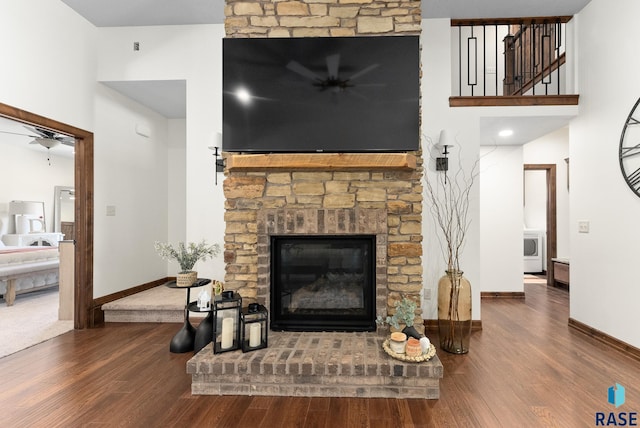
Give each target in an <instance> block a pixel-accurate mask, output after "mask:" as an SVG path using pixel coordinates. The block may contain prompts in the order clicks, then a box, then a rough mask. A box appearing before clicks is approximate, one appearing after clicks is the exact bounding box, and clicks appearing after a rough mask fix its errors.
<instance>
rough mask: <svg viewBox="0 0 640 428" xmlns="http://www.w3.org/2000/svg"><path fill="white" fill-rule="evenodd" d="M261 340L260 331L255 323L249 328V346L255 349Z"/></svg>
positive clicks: (258, 325)
mask: <svg viewBox="0 0 640 428" xmlns="http://www.w3.org/2000/svg"><path fill="white" fill-rule="evenodd" d="M261 339H262V331H261V330H260V324H259V323H257V322H255V323H253V324H251V326H249V346H251V347H252V348H255V347H256V346H260V341H261Z"/></svg>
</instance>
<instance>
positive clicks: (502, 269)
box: [480, 146, 524, 292]
mask: <svg viewBox="0 0 640 428" xmlns="http://www.w3.org/2000/svg"><path fill="white" fill-rule="evenodd" d="M480 156H481V157H480V225H481V227H480V241H481V244H480V248H481V251H480V269H481V270H480V274H481V276H482V284H483V288H482V291H497V292H522V291H523V290H524V282H523V280H522V272H523V270H524V259H523V257H522V217H523V207H522V146H496V147H489V146H483V147H481V148H480Z"/></svg>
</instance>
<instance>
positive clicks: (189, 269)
mask: <svg viewBox="0 0 640 428" xmlns="http://www.w3.org/2000/svg"><path fill="white" fill-rule="evenodd" d="M153 246H154V248H155V250H156V252H157V253H158V255H159V256H160V257H162V258H163V259H164V260H175V261H177V262H178V264H179V265H180V272H178V274H177V275H176V285H177V286H178V287H189V286H191V284H193V283H194V282H196V280H197V279H198V272H196V271H194V270H193V268H194V266H195V264H196V263H197V262H198V261H200V260H206V259H208V258H213V257H215V256H217V255H218V254H220V245H219V244H212V245H209V244H207V242H206V241H205V240H204V239H203V240H202V241H200V242H199V243H197V244H196V243H194V242H189V243H187V244H185V243H184V242H179V243H178V245H177V246H175V247H174V246H173V245H172V244H169V243H165V242H158V241H156V242H155V243H154V245H153Z"/></svg>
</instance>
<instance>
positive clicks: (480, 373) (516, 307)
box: [0, 284, 640, 428]
mask: <svg viewBox="0 0 640 428" xmlns="http://www.w3.org/2000/svg"><path fill="white" fill-rule="evenodd" d="M525 293H526V298H525V299H524V300H522V299H515V300H509V299H489V300H485V301H483V303H482V325H483V330H482V331H477V332H474V333H473V336H472V340H471V351H470V353H469V354H467V355H463V356H458V355H450V354H447V353H445V352H442V351H438V355H439V356H440V358H441V360H442V363H443V365H444V370H445V374H444V379H443V380H442V382H441V398H440V400H395V399H356V398H353V399H350V398H304V397H246V396H242V397H240V396H237V397H236V396H192V395H191V393H190V378H189V376H187V374H186V371H185V364H186V361H187V360H188V359H189V358H190V357H191V355H190V354H177V355H176V354H171V353H169V340H170V338H171V337H172V336H173V334H174V333H175V332H176V331H177V329H178V328H179V325H177V324H109V325H107V326H106V327H104V328H98V329H91V330H80V331H72V332H69V333H65V334H63V335H62V336H59V337H56V338H54V339H52V340H49V341H47V342H44V343H42V344H39V345H36V346H34V347H32V348H29V349H26V350H24V351H21V352H18V353H16V354H13V355H10V356H8V357H5V358H2V359H0V426H2V427H26V426H30V427H44V426H46V427H52V426H55V427H98V426H105V427H106V426H108V427H116V426H117V427H192V426H193V427H269V428H270V427H372V428H375V427H492V428H493V427H588V426H595V413H596V412H607V413H608V412H610V411H626V412H640V362H638V361H637V360H634V359H631V358H629V357H627V356H625V355H623V354H621V353H619V352H617V351H614V350H610V349H608V348H607V347H606V346H605V345H603V344H600V343H599V342H597V341H595V340H594V339H592V338H590V337H587V336H586V335H583V334H581V333H579V332H576V331H575V330H574V329H570V328H569V327H568V326H567V319H568V293H567V292H566V291H564V290H558V289H553V288H549V289H548V288H547V287H546V286H544V285H539V284H535V285H526V286H525ZM431 336H432V339H433V340H434V342H436V343H437V338H436V337H435V334H431ZM614 382H618V383H620V384H622V385H623V386H624V387H625V388H626V403H625V404H624V405H623V406H621V407H620V408H619V409H617V410H616V409H615V408H614V407H613V406H611V405H610V404H608V403H607V389H608V387H609V386H611V385H612V384H613V383H614Z"/></svg>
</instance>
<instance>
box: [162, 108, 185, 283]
mask: <svg viewBox="0 0 640 428" xmlns="http://www.w3.org/2000/svg"><path fill="white" fill-rule="evenodd" d="M168 131H169V132H168V135H167V149H168V153H167V155H168V159H169V162H168V165H167V193H168V194H167V196H168V200H167V202H168V205H167V221H168V230H167V236H166V238H164V240H165V241H167V242H181V241H182V242H184V241H186V239H187V236H186V235H187V210H186V207H187V196H186V192H185V189H186V188H187V121H186V120H185V119H169V120H168ZM158 240H161V238H159V237H158ZM178 267H179V266H178V265H177V264H175V265H172V266H171V269H172V270H171V271H169V270H168V271H167V276H174V275H175V272H176V271H175V269H177V268H178ZM167 268H169V266H167Z"/></svg>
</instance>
